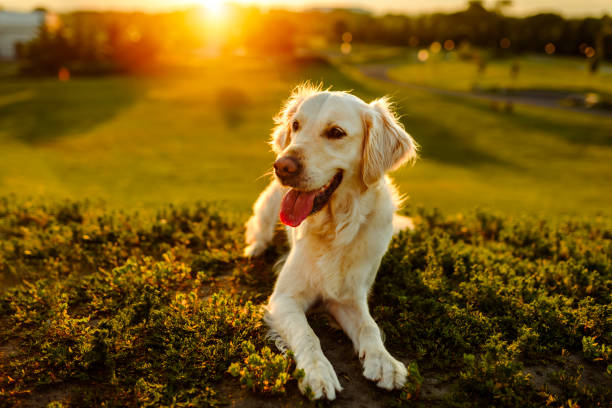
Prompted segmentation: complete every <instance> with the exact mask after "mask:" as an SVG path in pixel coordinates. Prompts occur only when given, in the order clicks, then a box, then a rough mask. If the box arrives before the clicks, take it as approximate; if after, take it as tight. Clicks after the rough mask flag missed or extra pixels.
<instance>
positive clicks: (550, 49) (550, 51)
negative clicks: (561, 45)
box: [544, 43, 557, 55]
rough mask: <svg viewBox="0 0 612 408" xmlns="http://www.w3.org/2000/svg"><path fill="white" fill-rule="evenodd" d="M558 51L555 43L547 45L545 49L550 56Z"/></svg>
mask: <svg viewBox="0 0 612 408" xmlns="http://www.w3.org/2000/svg"><path fill="white" fill-rule="evenodd" d="M556 49H557V48H556V47H555V44H553V43H548V44H546V46H545V47H544V51H545V52H546V53H547V54H548V55H550V54H554V53H555V50H556Z"/></svg>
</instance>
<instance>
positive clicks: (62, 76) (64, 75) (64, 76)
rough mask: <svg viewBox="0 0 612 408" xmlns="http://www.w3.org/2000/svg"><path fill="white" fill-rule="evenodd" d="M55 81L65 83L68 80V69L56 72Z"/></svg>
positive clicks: (62, 68) (63, 68)
mask: <svg viewBox="0 0 612 408" xmlns="http://www.w3.org/2000/svg"><path fill="white" fill-rule="evenodd" d="M57 79H59V80H60V81H62V82H66V81H68V80H70V71H68V68H66V67H61V68H60V69H59V71H58V72H57Z"/></svg>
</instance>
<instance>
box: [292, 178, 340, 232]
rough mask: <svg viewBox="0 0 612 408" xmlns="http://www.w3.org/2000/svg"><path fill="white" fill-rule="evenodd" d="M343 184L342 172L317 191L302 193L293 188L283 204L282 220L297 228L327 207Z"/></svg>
mask: <svg viewBox="0 0 612 408" xmlns="http://www.w3.org/2000/svg"><path fill="white" fill-rule="evenodd" d="M341 182H342V171H339V172H338V173H336V175H335V176H334V177H333V178H332V179H331V180H330V181H329V183H327V184H326V185H324V186H323V187H321V188H319V189H317V190H311V191H300V190H296V189H295V188H292V189H291V190H289V191H288V192H287V193H286V194H285V196H284V197H283V201H282V202H281V210H280V220H281V221H282V223H283V224H285V225H288V226H290V227H297V226H298V225H300V224H301V223H302V221H304V220H305V219H306V217H308V216H309V215H311V214H314V213H316V212H317V211H319V210H321V209H322V208H323V207H325V204H327V202H328V201H329V199H330V198H331V196H332V194H333V193H334V191H336V189H337V188H338V186H339V185H340V183H341Z"/></svg>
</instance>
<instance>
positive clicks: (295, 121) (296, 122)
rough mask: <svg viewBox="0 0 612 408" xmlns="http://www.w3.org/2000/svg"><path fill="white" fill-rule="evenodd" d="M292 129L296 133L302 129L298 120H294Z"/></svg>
mask: <svg viewBox="0 0 612 408" xmlns="http://www.w3.org/2000/svg"><path fill="white" fill-rule="evenodd" d="M291 128H292V129H293V131H294V132H297V130H298V129H299V128H300V122H298V121H297V120H294V121H293V123H292V124H291Z"/></svg>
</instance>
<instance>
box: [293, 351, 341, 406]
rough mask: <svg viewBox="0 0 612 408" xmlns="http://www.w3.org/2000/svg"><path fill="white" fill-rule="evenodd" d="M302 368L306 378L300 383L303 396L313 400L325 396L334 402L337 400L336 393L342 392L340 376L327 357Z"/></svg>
mask: <svg viewBox="0 0 612 408" xmlns="http://www.w3.org/2000/svg"><path fill="white" fill-rule="evenodd" d="M302 368H303V369H304V377H303V378H302V379H301V380H300V382H299V383H298V386H299V388H300V391H301V392H302V394H304V395H307V396H309V397H310V398H313V399H319V398H321V397H323V396H325V397H326V398H327V399H328V400H334V399H336V391H338V392H340V391H342V386H340V381H338V376H337V375H336V372H335V371H334V368H333V367H332V365H331V363H330V362H329V360H327V359H326V358H325V357H323V358H322V359H317V360H314V361H313V362H312V363H310V364H308V365H305V366H304V367H302Z"/></svg>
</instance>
